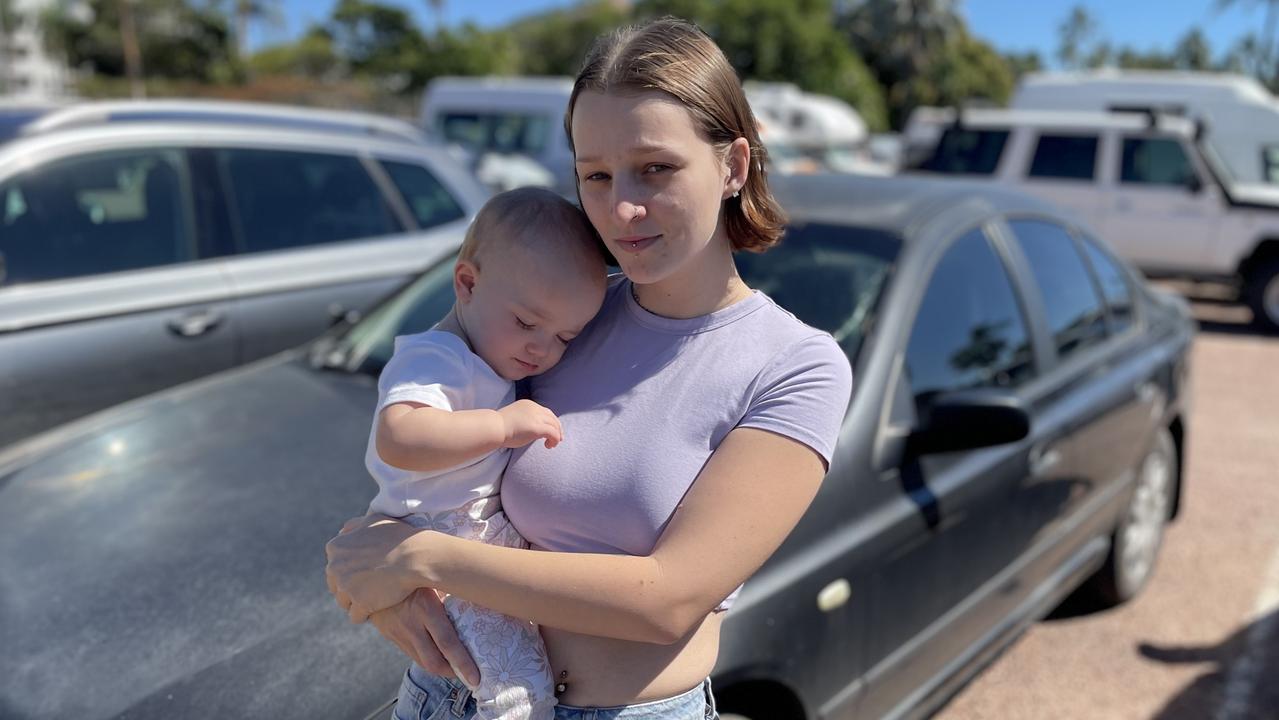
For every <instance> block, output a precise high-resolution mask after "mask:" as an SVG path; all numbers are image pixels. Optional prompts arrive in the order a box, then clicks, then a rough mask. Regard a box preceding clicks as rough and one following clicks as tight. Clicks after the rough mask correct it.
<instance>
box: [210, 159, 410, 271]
mask: <svg viewBox="0 0 1279 720" xmlns="http://www.w3.org/2000/svg"><path fill="white" fill-rule="evenodd" d="M217 154H218V163H219V165H220V166H221V167H222V169H223V174H224V177H225V178H226V180H227V181H228V182H230V184H231V199H232V201H233V211H234V213H233V214H234V216H235V217H236V218H237V219H238V221H239V223H238V224H239V231H240V232H239V235H240V237H241V238H243V242H242V245H241V247H240V248H239V250H240V252H246V253H255V252H265V251H270V250H284V249H288V248H295V247H304V246H307V245H318V244H323V243H330V242H339V241H342V240H356V239H359V238H369V237H377V236H379V235H389V234H392V233H396V232H399V231H400V227H399V223H397V222H396V221H395V219H394V218H393V217H392V215H391V210H390V208H389V207H387V204H386V199H385V198H384V197H383V196H382V191H381V190H379V189H378V187H377V185H376V184H375V183H374V182H373V178H372V177H370V176H369V174H368V172H367V171H365V169H364V166H363V165H362V164H361V163H360V161H359V160H358V159H357V158H355V157H352V156H349V155H327V154H321V153H304V152H283V151H276V150H250V149H234V150H219V151H218V152H217Z"/></svg>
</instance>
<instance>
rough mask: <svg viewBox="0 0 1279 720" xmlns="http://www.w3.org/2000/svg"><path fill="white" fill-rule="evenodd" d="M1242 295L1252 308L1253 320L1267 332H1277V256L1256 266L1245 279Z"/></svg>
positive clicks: (1278, 314) (1278, 323) (1278, 305)
mask: <svg viewBox="0 0 1279 720" xmlns="http://www.w3.org/2000/svg"><path fill="white" fill-rule="evenodd" d="M1244 295H1245V296H1246V297H1247V299H1248V306H1249V307H1251V308H1252V319H1253V322H1254V323H1255V324H1256V325H1257V326H1258V327H1261V328H1263V329H1265V330H1268V331H1269V332H1279V258H1275V257H1272V258H1270V259H1268V260H1265V261H1262V262H1261V264H1260V265H1258V266H1257V268H1256V269H1255V270H1254V271H1253V272H1252V274H1251V276H1250V277H1248V279H1247V287H1245V288H1244Z"/></svg>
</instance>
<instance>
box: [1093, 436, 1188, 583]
mask: <svg viewBox="0 0 1279 720" xmlns="http://www.w3.org/2000/svg"><path fill="white" fill-rule="evenodd" d="M1136 484H1137V486H1136V487H1135V488H1134V489H1133V493H1132V499H1131V500H1129V502H1128V507H1127V508H1126V509H1125V510H1124V514H1123V516H1122V517H1121V518H1120V519H1119V524H1118V525H1117V526H1116V527H1115V534H1114V536H1113V537H1112V538H1111V544H1110V556H1109V557H1108V558H1107V559H1106V564H1105V566H1103V567H1102V569H1101V570H1100V571H1099V572H1098V573H1097V575H1096V576H1095V577H1094V578H1093V580H1092V585H1093V588H1092V589H1093V590H1094V591H1095V594H1096V595H1097V596H1098V597H1099V599H1100V600H1102V601H1103V602H1105V603H1106V604H1108V605H1118V604H1120V603H1123V602H1127V601H1128V600H1131V599H1132V598H1133V597H1135V596H1136V595H1137V593H1139V592H1141V589H1142V588H1143V587H1145V585H1146V581H1148V580H1149V579H1150V575H1151V573H1152V571H1153V570H1154V568H1155V560H1156V559H1157V558H1158V557H1159V548H1160V546H1161V545H1162V544H1163V537H1164V528H1165V526H1166V525H1167V524H1168V516H1169V515H1170V514H1171V511H1172V501H1173V493H1174V492H1176V487H1177V444H1176V441H1174V440H1173V438H1172V433H1171V432H1170V431H1169V430H1168V429H1167V428H1163V429H1161V430H1160V431H1159V434H1158V435H1156V436H1155V442H1154V444H1153V445H1152V446H1151V448H1150V451H1149V452H1148V453H1147V454H1146V457H1145V458H1143V459H1142V461H1141V465H1140V466H1139V467H1138V468H1137V480H1136Z"/></svg>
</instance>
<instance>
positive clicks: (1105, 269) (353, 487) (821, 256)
mask: <svg viewBox="0 0 1279 720" xmlns="http://www.w3.org/2000/svg"><path fill="white" fill-rule="evenodd" d="M780 190H781V191H782V193H781V194H782V197H783V201H784V204H785V205H786V206H787V208H788V209H789V211H790V212H791V215H792V224H791V226H790V229H789V231H788V236H787V239H786V240H785V242H783V244H782V245H781V246H780V247H778V248H777V249H775V250H774V251H772V252H770V253H768V254H766V255H762V256H760V255H749V254H743V255H741V256H739V266H740V268H741V271H742V274H743V275H744V276H745V277H746V279H747V281H748V282H749V283H750V284H751V285H753V286H755V287H757V288H760V289H762V290H764V291H765V292H767V293H769V294H770V295H772V296H773V297H774V298H775V299H776V300H777V301H778V302H780V303H781V304H782V305H784V306H785V307H787V308H789V309H790V310H791V311H792V312H794V313H796V315H798V316H799V317H800V318H801V319H803V320H805V321H806V322H808V323H810V324H812V325H815V326H818V327H821V328H824V329H826V330H829V331H830V332H831V333H832V334H833V335H834V336H835V338H836V339H837V340H838V342H839V343H840V345H841V346H842V347H843V348H844V349H845V350H846V352H847V353H848V354H849V356H850V359H851V360H852V362H853V367H854V372H855V383H856V387H857V389H856V391H855V396H854V399H853V403H852V406H851V407H850V409H849V412H848V416H847V418H846V421H845V424H844V428H843V435H842V437H841V440H840V442H839V447H838V449H837V451H836V457H835V460H834V462H833V463H832V466H831V470H830V473H829V475H828V477H827V478H826V481H825V483H824V485H823V487H822V490H821V492H820V493H819V495H818V496H817V499H816V500H815V501H814V503H813V506H812V508H811V509H810V511H809V512H808V514H807V515H806V516H805V518H804V519H803V521H802V522H801V524H800V525H799V527H798V528H797V529H796V530H795V532H794V533H793V534H792V536H791V537H790V538H789V539H788V540H787V541H786V543H785V544H784V545H783V546H782V548H781V549H780V550H779V551H778V552H777V554H776V555H775V556H774V557H773V558H772V559H771V560H770V561H769V562H768V563H767V564H766V565H765V566H764V567H763V568H762V569H761V570H760V571H759V573H757V575H756V576H755V577H754V578H752V579H751V580H750V581H749V582H748V583H747V585H746V589H745V590H744V592H743V594H742V596H741V598H740V600H739V601H738V603H737V604H736V606H735V607H734V609H733V611H732V613H731V614H730V616H729V618H728V620H727V622H726V624H725V628H724V636H723V644H722V653H721V656H720V661H719V665H718V666H717V668H716V671H715V683H716V689H717V695H718V696H719V698H720V709H721V711H722V712H725V713H731V714H735V715H738V716H743V717H749V718H754V719H755V720H798V719H799V718H818V717H820V718H852V717H867V718H878V717H916V716H920V715H924V714H926V713H928V712H929V711H930V710H931V709H933V708H935V707H936V706H937V704H939V703H940V702H943V701H944V700H945V698H946V697H948V695H949V694H950V693H951V692H953V690H954V689H955V688H956V687H957V686H958V684H960V683H962V682H963V681H964V680H965V679H966V678H967V676H969V675H970V674H971V673H973V672H975V671H976V670H977V669H978V668H980V667H981V666H982V665H983V663H984V662H985V661H986V660H988V659H989V657H990V656H991V655H992V654H993V653H995V652H997V651H998V650H999V649H1001V648H1002V647H1003V646H1005V645H1006V644H1007V643H1008V642H1009V641H1010V640H1011V639H1012V638H1014V637H1015V636H1016V635H1017V633H1018V632H1020V631H1021V630H1023V629H1024V628H1025V627H1026V626H1027V625H1028V624H1029V623H1032V622H1034V621H1035V620H1036V619H1037V618H1039V617H1041V616H1043V615H1044V614H1046V613H1047V612H1049V611H1050V610H1051V609H1052V608H1053V607H1054V605H1056V604H1057V603H1058V602H1059V601H1060V600H1061V599H1062V598H1063V597H1064V596H1065V595H1066V594H1068V593H1070V592H1071V591H1073V590H1074V589H1075V588H1076V587H1077V586H1079V585H1081V584H1083V583H1085V582H1087V585H1088V588H1090V589H1091V590H1092V591H1093V592H1095V594H1096V595H1097V596H1098V597H1101V598H1104V599H1106V600H1107V601H1110V602H1120V601H1123V600H1125V599H1127V598H1129V597H1131V596H1133V595H1134V594H1135V593H1137V592H1138V591H1139V590H1140V589H1141V587H1142V586H1143V585H1144V584H1145V583H1146V581H1147V579H1148V578H1149V577H1150V574H1151V569H1152V567H1153V563H1154V561H1155V558H1156V555H1157V552H1158V550H1159V545H1160V540H1161V538H1162V533H1163V528H1164V524H1165V522H1166V521H1167V520H1168V519H1170V518H1171V517H1173V516H1174V515H1175V514H1176V512H1177V505H1178V499H1179V497H1180V496H1181V486H1180V483H1181V475H1180V472H1179V468H1180V458H1181V455H1182V449H1183V448H1184V447H1185V440H1186V432H1187V427H1186V413H1187V408H1186V405H1185V400H1186V396H1187V388H1186V381H1187V375H1188V368H1187V359H1188V347H1189V345H1190V342H1191V339H1192V337H1193V324H1192V323H1191V321H1190V320H1189V319H1188V314H1187V311H1186V308H1185V305H1184V304H1183V303H1181V302H1180V301H1178V300H1176V299H1173V298H1172V297H1170V296H1166V295H1163V294H1160V293H1157V292H1155V291H1153V290H1151V289H1150V288H1149V287H1148V286H1146V284H1145V283H1144V282H1143V281H1142V280H1141V278H1140V277H1139V276H1137V275H1136V274H1134V273H1133V272H1132V271H1131V270H1130V269H1129V268H1128V267H1127V266H1125V265H1124V264H1123V263H1122V262H1120V261H1119V260H1117V259H1116V258H1115V257H1114V255H1112V254H1111V253H1110V252H1109V251H1108V250H1107V249H1106V248H1105V246H1104V245H1103V244H1102V243H1100V242H1098V241H1097V240H1096V239H1095V238H1094V237H1093V236H1091V235H1090V234H1089V233H1088V231H1087V230H1086V229H1083V228H1080V227H1078V226H1076V225H1075V224H1073V223H1072V222H1071V221H1070V219H1069V218H1068V217H1066V216H1064V215H1063V214H1062V213H1060V212H1059V211H1057V210H1055V209H1053V208H1052V207H1049V206H1047V205H1044V204H1042V203H1040V202H1037V201H1033V200H1030V199H1028V198H1026V197H1024V196H1021V195H1018V194H1015V193H1012V192H1007V191H1001V190H996V189H993V188H989V187H972V186H967V185H964V184H962V183H953V182H939V181H925V180H886V179H854V178H849V177H810V178H804V179H801V180H798V181H795V182H794V183H788V184H787V185H784V186H782V187H781V188H780ZM451 302H452V290H451V268H450V265H449V264H448V263H445V264H441V265H439V266H437V267H436V268H434V269H432V270H429V271H427V272H426V273H425V274H423V275H422V276H421V277H420V278H419V279H418V280H417V281H416V282H414V283H412V284H411V285H410V286H408V287H407V288H406V289H404V290H403V291H401V292H399V293H397V294H396V295H394V296H393V297H391V298H389V299H388V300H387V301H386V302H384V303H383V304H382V305H381V306H380V307H379V309H377V310H376V311H374V312H373V313H372V314H370V315H369V316H368V317H366V318H365V319H364V320H363V321H361V322H359V323H358V324H355V325H353V326H350V327H342V328H336V329H335V330H334V331H333V332H331V333H329V334H328V335H327V336H325V337H324V338H322V339H321V340H319V341H318V342H316V343H315V344H313V345H311V346H309V347H306V348H302V349H299V350H297V351H294V352H290V353H285V354H283V355H279V356H276V357H274V358H271V359H268V360H265V361H262V362H259V363H257V364H256V365H252V366H249V367H246V368H242V369H239V370H234V371H230V372H227V373H224V374H221V375H218V376H214V377H212V378H208V379H205V380H201V381H198V382H196V383H193V384H189V385H186V386H183V387H180V388H178V389H176V390H171V391H167V392H163V393H160V394H157V395H153V396H150V397H148V398H144V399H142V400H139V401H135V402H132V403H129V404H126V405H123V406H120V407H117V408H115V409H112V410H108V411H105V412H103V413H100V414H98V415H95V416H92V417H90V418H88V419H86V420H83V421H79V422H77V423H75V424H73V425H69V426H65V427H63V428H61V429H59V430H56V431H53V432H51V433H46V434H44V435H41V436H38V437H36V438H34V439H32V440H29V441H27V442H24V443H22V444H20V445H17V446H14V447H13V448H11V449H9V450H7V451H6V452H4V454H3V455H0V547H3V552H0V647H3V648H4V652H3V653H2V654H0V717H5V718H46V717H77V718H108V717H118V716H127V717H130V718H152V717H154V718H160V717H163V718H180V717H200V718H204V717H275V718H288V717H298V718H303V717H306V718H312V717H325V718H364V717H369V716H373V715H379V714H382V715H384V714H385V710H386V708H387V707H388V705H389V704H390V702H391V700H392V698H394V696H395V690H396V687H397V686H398V683H399V679H400V675H401V673H402V672H403V669H404V667H405V665H406V660H405V658H404V657H402V656H401V655H399V653H398V651H396V650H395V649H394V648H393V647H392V646H391V645H390V644H389V643H386V642H383V641H382V640H380V639H379V638H378V637H377V636H376V634H375V633H374V631H373V630H372V628H369V627H366V626H360V627H357V626H351V625H349V624H347V623H346V622H345V619H344V617H343V615H342V613H341V612H340V611H339V610H338V609H337V608H336V606H335V605H334V604H333V602H332V601H331V599H330V598H329V596H328V593H327V591H326V589H325V584H324V577H323V566H324V552H323V549H324V543H325V541H326V540H327V539H328V537H329V536H330V535H332V534H333V533H334V532H335V530H336V529H337V528H338V527H339V526H340V524H341V523H342V521H343V520H345V519H346V518H348V517H350V516H352V515H354V514H357V513H359V512H360V511H362V509H363V508H364V507H365V505H366V504H367V502H368V501H369V499H370V498H371V496H372V495H373V490H374V488H373V483H372V481H371V480H370V479H369V478H368V477H367V474H366V472H365V470H364V467H363V456H364V445H365V442H366V439H367V436H368V428H369V423H370V421H371V414H372V409H373V404H374V401H375V395H376V389H375V384H376V378H377V375H378V372H379V370H380V369H381V368H382V366H383V365H384V364H385V363H386V361H387V359H388V358H389V356H390V353H391V350H392V341H393V338H394V337H395V336H396V335H399V334H405V333H413V332H419V331H421V330H424V329H426V328H428V327H429V326H430V325H431V324H432V323H433V322H434V321H435V320H436V319H438V318H439V317H441V316H442V315H443V313H444V312H445V311H446V310H447V309H448V307H449V305H450V304H451Z"/></svg>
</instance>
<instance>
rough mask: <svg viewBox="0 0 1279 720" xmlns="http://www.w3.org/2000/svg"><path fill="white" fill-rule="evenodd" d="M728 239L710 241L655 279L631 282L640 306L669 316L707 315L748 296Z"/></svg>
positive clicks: (690, 316)
mask: <svg viewBox="0 0 1279 720" xmlns="http://www.w3.org/2000/svg"><path fill="white" fill-rule="evenodd" d="M730 247H731V246H730V245H729V243H728V242H727V241H724V242H723V243H722V244H721V243H712V244H711V245H710V246H708V247H707V248H706V250H705V251H704V252H703V256H702V257H699V258H690V260H691V262H688V263H685V266H684V267H682V268H680V269H679V270H677V271H676V272H675V273H673V274H671V275H670V276H669V277H665V278H662V279H661V280H659V281H657V282H655V283H649V284H645V285H633V286H632V291H633V292H634V293H635V301H636V302H638V303H639V304H640V307H642V308H644V309H645V310H647V311H649V312H651V313H653V314H654V315H661V316H662V317H668V318H694V317H701V316H703V315H709V314H710V313H713V312H715V311H716V310H722V309H724V308H726V307H728V306H729V305H733V304H735V303H737V302H740V301H742V300H744V299H746V298H747V297H750V294H751V289H750V288H749V287H748V286H747V285H746V282H745V281H744V280H742V278H741V276H740V275H738V274H737V264H736V263H734V262H733V253H732V251H731V249H730Z"/></svg>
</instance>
